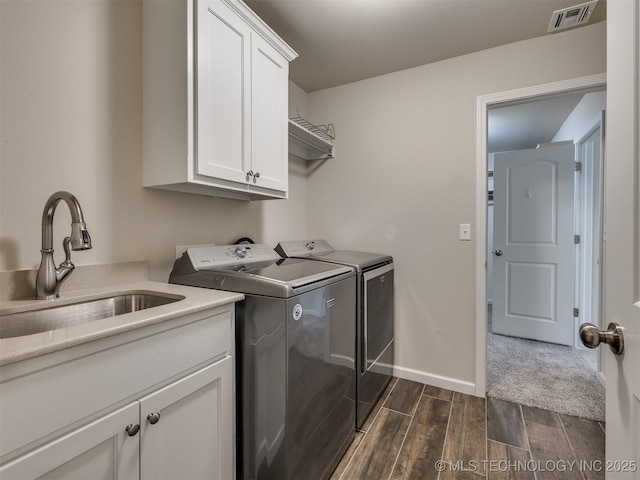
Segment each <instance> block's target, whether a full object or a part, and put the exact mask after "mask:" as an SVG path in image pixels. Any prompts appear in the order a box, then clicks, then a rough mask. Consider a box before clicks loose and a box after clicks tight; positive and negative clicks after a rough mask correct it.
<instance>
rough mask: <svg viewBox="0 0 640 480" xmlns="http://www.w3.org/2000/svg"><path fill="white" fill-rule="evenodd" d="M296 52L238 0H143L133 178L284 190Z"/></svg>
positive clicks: (204, 188) (198, 187) (188, 186)
mask: <svg viewBox="0 0 640 480" xmlns="http://www.w3.org/2000/svg"><path fill="white" fill-rule="evenodd" d="M296 56H297V54H296V53H295V52H294V51H293V50H292V49H291V48H290V47H289V46H288V45H287V44H285V43H284V42H283V41H282V40H281V39H280V38H279V37H278V36H277V35H275V33H274V32H273V31H272V30H271V29H269V27H268V26H267V25H266V24H264V22H262V20H260V19H259V18H258V17H257V16H256V15H255V14H254V13H253V12H252V11H251V10H250V9H249V8H248V7H247V6H246V5H245V4H244V3H242V2H241V1H239V0H179V1H173V2H159V1H156V0H145V1H143V165H144V166H143V185H144V186H146V187H158V188H165V189H170V190H178V191H183V192H191V193H200V194H205V195H215V196H223V197H229V198H237V199H243V200H252V199H264V198H286V197H287V189H288V167H287V162H288V139H287V112H288V105H287V103H288V81H289V80H288V79H289V62H290V61H291V60H293V59H294V58H296Z"/></svg>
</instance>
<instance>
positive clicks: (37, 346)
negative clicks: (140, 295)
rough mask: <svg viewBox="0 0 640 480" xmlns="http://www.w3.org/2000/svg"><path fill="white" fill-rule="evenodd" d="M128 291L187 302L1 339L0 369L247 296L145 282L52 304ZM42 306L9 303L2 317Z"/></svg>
mask: <svg viewBox="0 0 640 480" xmlns="http://www.w3.org/2000/svg"><path fill="white" fill-rule="evenodd" d="M128 291H138V292H140V291H142V292H158V293H164V294H168V295H178V296H183V297H184V299H182V300H179V301H177V302H174V303H170V304H167V305H161V306H157V307H153V308H149V309H146V310H140V311H137V312H132V313H127V314H123V315H118V316H115V317H109V318H105V319H102V320H95V321H92V322H88V323H84V324H81V325H75V326H71V327H66V328H61V329H58V330H53V331H48V332H42V333H35V334H32V335H25V336H23V337H14V338H5V339H0V366H4V365H8V364H12V363H16V362H20V361H23V360H28V359H30V358H34V357H38V356H42V355H46V354H48V353H53V352H56V351H59V350H64V349H66V348H70V347H74V346H77V345H81V344H83V343H88V342H91V341H94V340H98V339H100V338H105V337H110V336H113V335H118V334H120V333H124V332H127V331H130V330H134V329H138V328H143V327H146V326H149V325H153V324H156V323H160V322H165V321H167V320H171V319H174V318H179V317H183V316H185V315H189V314H192V313H197V312H201V311H203V310H208V309H210V308H215V307H219V306H222V305H227V304H229V303H234V302H238V301H241V300H243V299H244V295H243V294H241V293H234V292H226V291H221V290H212V289H206V288H198V287H188V286H183V285H173V284H169V283H162V282H152V281H144V282H136V283H130V284H123V285H115V286H109V287H101V288H92V289H87V290H77V291H73V292H68V293H65V294H63V295H61V297H60V298H59V299H56V300H52V301H51V302H57V303H58V304H60V305H64V304H67V303H73V302H74V301H76V300H78V299H82V300H91V299H95V298H101V297H104V296H105V295H112V294H120V293H124V292H128ZM41 302H43V301H42V300H41V301H35V300H33V301H31V300H28V301H5V302H2V308H1V309H0V315H2V314H8V313H14V312H20V311H24V310H29V309H30V308H33V306H34V305H40V304H41Z"/></svg>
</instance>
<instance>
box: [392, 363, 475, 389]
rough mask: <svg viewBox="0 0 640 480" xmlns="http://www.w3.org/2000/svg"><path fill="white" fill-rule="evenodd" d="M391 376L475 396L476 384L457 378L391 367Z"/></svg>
mask: <svg viewBox="0 0 640 480" xmlns="http://www.w3.org/2000/svg"><path fill="white" fill-rule="evenodd" d="M393 375H394V376H395V377H398V378H403V379H405V380H412V381H414V382H420V383H424V384H426V385H431V386H433V387H440V388H446V389H447V390H453V391H454V392H460V393H466V394H467V395H475V394H476V384H475V383H472V382H465V381H464V380H459V379H457V378H449V377H443V376H441V375H435V374H432V373H427V372H422V371H420V370H414V369H412V368H406V367H398V366H394V367H393Z"/></svg>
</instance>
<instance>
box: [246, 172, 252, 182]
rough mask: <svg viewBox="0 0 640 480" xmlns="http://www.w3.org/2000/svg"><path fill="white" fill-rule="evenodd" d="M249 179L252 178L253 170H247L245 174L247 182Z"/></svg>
mask: <svg viewBox="0 0 640 480" xmlns="http://www.w3.org/2000/svg"><path fill="white" fill-rule="evenodd" d="M251 177H253V170H249V171H248V172H247V181H248V180H250V179H251Z"/></svg>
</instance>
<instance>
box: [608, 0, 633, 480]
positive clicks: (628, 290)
mask: <svg viewBox="0 0 640 480" xmlns="http://www.w3.org/2000/svg"><path fill="white" fill-rule="evenodd" d="M607 24H608V27H607V133H606V137H607V141H606V144H605V150H606V155H605V157H606V167H605V224H606V239H605V265H604V271H605V309H604V311H605V315H604V319H603V320H604V322H603V323H605V324H608V323H609V322H615V323H618V324H619V325H620V326H621V327H622V329H623V334H624V342H625V345H624V352H623V354H622V355H620V356H616V355H613V354H612V352H611V351H610V350H609V349H608V348H607V347H606V345H605V346H604V352H603V356H604V360H605V371H606V377H607V440H606V442H607V443H606V455H607V467H608V470H609V471H608V473H607V479H625V480H626V479H629V480H630V479H638V478H640V465H639V464H638V462H640V435H639V430H640V187H639V185H640V160H639V158H638V156H639V154H640V121H639V114H640V87H639V83H638V78H639V76H640V46H639V44H638V37H639V35H640V27H639V25H640V5H639V4H638V2H637V1H610V2H607Z"/></svg>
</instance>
